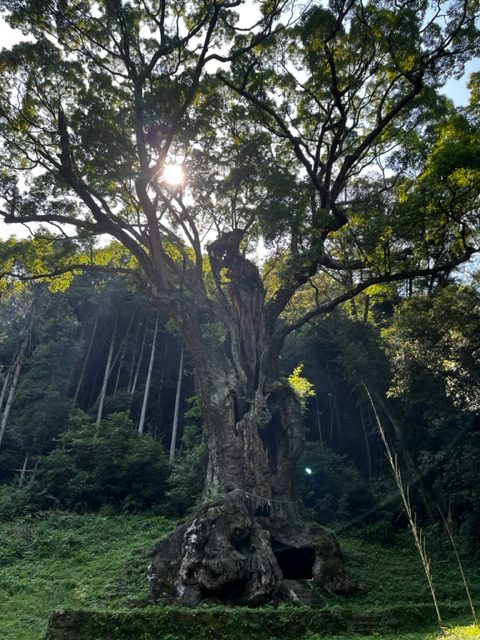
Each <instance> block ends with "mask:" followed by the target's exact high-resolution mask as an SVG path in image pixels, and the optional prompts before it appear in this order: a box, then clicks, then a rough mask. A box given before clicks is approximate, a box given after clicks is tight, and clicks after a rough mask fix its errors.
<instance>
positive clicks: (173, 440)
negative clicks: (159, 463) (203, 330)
mask: <svg viewBox="0 0 480 640" xmlns="http://www.w3.org/2000/svg"><path fill="white" fill-rule="evenodd" d="M183 356H184V347H183V345H182V350H181V352H180V364H179V366H178V378H177V391H176V394H175V411H174V414H173V425H172V438H171V441H170V462H173V460H174V459H175V447H176V444H177V431H178V415H179V413H180V397H181V393H182V377H183Z"/></svg>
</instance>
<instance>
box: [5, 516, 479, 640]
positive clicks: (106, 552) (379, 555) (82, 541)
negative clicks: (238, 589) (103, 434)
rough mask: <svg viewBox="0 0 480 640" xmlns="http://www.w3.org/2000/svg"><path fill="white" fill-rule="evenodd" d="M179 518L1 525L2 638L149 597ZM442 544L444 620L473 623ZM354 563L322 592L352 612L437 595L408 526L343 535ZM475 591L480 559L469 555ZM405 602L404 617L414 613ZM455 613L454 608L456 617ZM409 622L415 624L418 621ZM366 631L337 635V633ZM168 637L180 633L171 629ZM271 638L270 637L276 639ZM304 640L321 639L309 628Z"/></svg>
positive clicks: (35, 632)
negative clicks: (338, 584) (341, 588)
mask: <svg viewBox="0 0 480 640" xmlns="http://www.w3.org/2000/svg"><path fill="white" fill-rule="evenodd" d="M172 527H173V524H172V523H170V522H168V521H167V520H165V519H164V518H163V517H156V516H155V517H153V516H152V517H149V516H109V517H102V516H100V515H82V516H80V515H70V514H50V515H43V516H32V517H24V518H18V519H16V520H14V521H11V522H6V523H1V524H0V541H1V542H0V638H1V640H41V639H42V638H43V636H44V634H45V630H46V625H47V620H48V617H49V615H50V613H51V612H52V610H53V609H82V610H88V609H96V610H106V609H110V610H111V609H113V610H125V609H127V608H128V607H130V606H131V605H132V604H134V603H136V602H137V603H138V602H139V601H142V600H145V599H146V598H147V596H148V587H147V582H146V579H145V569H146V566H147V564H148V561H149V550H150V549H151V547H152V546H153V544H154V543H155V542H157V541H158V540H159V538H160V537H162V536H163V535H164V534H165V533H166V532H167V531H168V530H170V529H171V528H172ZM433 541H434V542H435V544H436V545H437V547H436V551H437V553H435V559H434V562H433V572H434V576H435V579H436V584H437V590H438V595H439V600H440V602H441V604H442V606H443V610H444V613H445V615H444V619H445V623H450V624H453V623H456V624H464V625H465V624H468V623H469V616H468V607H467V606H466V598H465V596H464V593H463V586H462V582H461V578H460V576H459V573H458V569H457V567H456V565H455V562H454V560H453V559H452V557H451V553H450V550H449V547H448V545H444V544H443V543H442V545H441V547H440V546H439V545H440V543H439V542H438V540H436V539H435V538H433ZM341 545H342V549H343V551H344V554H345V556H346V559H347V563H348V566H349V568H350V570H351V571H352V573H353V575H354V577H355V578H356V579H357V580H358V582H359V584H360V587H361V589H360V592H359V593H358V594H357V595H356V596H355V597H353V598H348V599H342V598H332V599H327V600H325V605H326V606H332V607H338V606H341V607H348V608H349V609H352V610H353V611H360V612H361V611H366V610H368V609H372V608H382V607H387V608H388V607H399V608H400V611H401V609H402V607H403V606H404V605H407V606H412V605H421V604H424V603H425V604H430V599H429V592H428V586H427V584H426V581H425V578H424V576H423V573H422V569H421V565H420V563H419V562H418V558H417V556H416V554H415V549H414V547H413V544H412V543H411V540H410V537H409V536H408V532H405V533H404V534H402V535H397V536H393V537H392V539H391V540H389V541H388V543H385V542H378V541H372V540H371V539H370V540H369V539H368V537H364V538H361V537H344V538H341ZM465 564H466V566H465V570H466V572H467V575H468V577H469V581H470V584H471V587H472V591H473V595H474V596H476V598H475V600H476V602H478V600H479V595H480V571H479V570H477V569H476V564H478V563H465ZM408 615H409V614H408V610H406V613H405V616H408ZM459 615H460V619H458V620H455V619H454V618H452V616H454V617H455V616H457V617H458V616H459ZM405 628H412V627H411V625H410V626H409V627H408V626H405ZM437 636H438V633H437V631H436V629H435V624H434V623H433V622H432V624H430V625H427V626H426V627H425V628H423V629H422V630H421V631H419V632H418V633H403V634H398V633H395V634H388V633H387V634H384V635H382V634H378V635H375V636H373V637H375V638H376V639H377V640H387V639H388V640H424V639H425V638H427V637H428V638H432V639H433V638H436V637H437ZM446 637H447V638H448V640H455V638H458V639H459V640H460V639H461V640H474V639H475V640H480V634H479V633H478V628H477V629H476V630H475V629H472V628H468V627H465V628H464V629H463V630H461V629H460V627H458V628H457V629H456V630H452V631H451V632H450V635H448V636H446ZM355 638H359V639H360V638H365V636H359V635H357V634H352V633H350V634H348V635H338V636H335V640H354V639H355ZM168 640H176V636H174V635H170V636H169V638H168ZM265 640H270V639H269V638H268V639H267V638H266V639H265ZM305 640H320V636H317V635H314V634H310V635H308V636H306V637H305Z"/></svg>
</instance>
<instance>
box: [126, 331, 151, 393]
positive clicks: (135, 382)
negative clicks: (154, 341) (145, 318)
mask: <svg viewBox="0 0 480 640" xmlns="http://www.w3.org/2000/svg"><path fill="white" fill-rule="evenodd" d="M147 329H148V326H147V323H145V331H144V332H143V338H142V344H141V346H140V353H139V356H138V362H137V368H136V369H135V375H134V377H133V384H132V387H131V389H130V395H131V396H133V394H134V393H135V389H136V388H137V382H138V376H139V373H140V369H141V367H142V361H143V352H144V351H145V341H146V338H147Z"/></svg>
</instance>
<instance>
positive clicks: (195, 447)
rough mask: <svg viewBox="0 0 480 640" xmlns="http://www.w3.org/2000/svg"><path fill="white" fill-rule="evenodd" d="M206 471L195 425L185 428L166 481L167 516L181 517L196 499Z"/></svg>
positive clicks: (197, 428)
mask: <svg viewBox="0 0 480 640" xmlns="http://www.w3.org/2000/svg"><path fill="white" fill-rule="evenodd" d="M206 470H207V448H206V446H205V443H204V442H203V441H202V432H201V429H200V427H198V426H197V425H189V426H187V427H186V428H185V430H184V433H183V436H182V445H181V449H180V454H179V455H177V458H176V459H175V462H174V464H173V467H172V471H171V473H170V477H169V479H168V484H169V486H170V490H169V491H168V492H167V496H168V513H169V514H171V515H175V516H184V515H185V514H186V513H187V512H188V511H189V510H190V509H192V508H193V507H194V506H195V505H196V504H197V502H198V500H199V499H200V496H201V494H202V491H203V487H204V482H205V475H206Z"/></svg>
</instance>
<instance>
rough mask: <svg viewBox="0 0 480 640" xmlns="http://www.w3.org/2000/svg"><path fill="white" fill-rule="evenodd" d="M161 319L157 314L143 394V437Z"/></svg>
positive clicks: (139, 427)
mask: <svg viewBox="0 0 480 640" xmlns="http://www.w3.org/2000/svg"><path fill="white" fill-rule="evenodd" d="M159 322H160V317H159V315H158V314H157V317H156V318H155V327H154V329H153V340H152V349H151V351H150V362H149V364H148V371H147V379H146V382H145V391H144V393H143V402H142V412H141V414H140V422H139V423H138V433H139V434H140V435H141V434H142V433H143V431H144V427H145V418H146V415H147V405H148V396H149V394H150V385H151V383H152V371H153V363H154V361H155V350H156V348H157V335H158V325H159Z"/></svg>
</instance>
